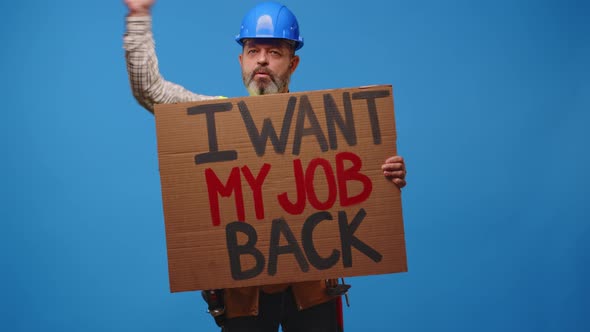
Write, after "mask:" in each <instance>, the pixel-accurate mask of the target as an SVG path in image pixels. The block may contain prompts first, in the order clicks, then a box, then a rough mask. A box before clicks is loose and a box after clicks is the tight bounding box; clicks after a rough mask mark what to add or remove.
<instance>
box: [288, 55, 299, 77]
mask: <svg viewBox="0 0 590 332" xmlns="http://www.w3.org/2000/svg"><path fill="white" fill-rule="evenodd" d="M298 65H299V55H294V56H293V58H291V63H290V64H289V70H290V71H291V74H293V72H294V71H295V69H297V66H298Z"/></svg>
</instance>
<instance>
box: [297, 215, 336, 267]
mask: <svg viewBox="0 0 590 332" xmlns="http://www.w3.org/2000/svg"><path fill="white" fill-rule="evenodd" d="M324 220H332V215H331V214H330V213H329V212H326V211H322V212H316V213H314V214H312V215H311V216H309V218H307V220H305V223H304V224H303V228H302V229H301V242H302V244H303V250H305V255H306V256H307V259H308V260H309V263H310V264H311V265H313V267H315V268H316V269H318V270H326V269H329V268H331V267H332V266H334V265H335V264H336V263H337V262H338V259H340V252H339V251H338V250H336V249H334V250H332V253H331V254H330V256H329V257H327V258H322V257H321V256H320V255H319V254H318V251H317V250H316V249H315V245H314V244H313V230H314V229H315V227H316V226H317V225H318V224H319V223H320V222H322V221H324Z"/></svg>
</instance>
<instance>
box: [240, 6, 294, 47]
mask: <svg viewBox="0 0 590 332" xmlns="http://www.w3.org/2000/svg"><path fill="white" fill-rule="evenodd" d="M247 38H280V39H287V40H292V41H294V42H295V50H298V49H300V48H301V47H303V37H301V36H299V24H298V23H297V18H296V17H295V15H293V13H292V12H291V11H290V10H289V8H287V7H285V6H283V5H281V4H280V3H276V2H262V3H260V4H258V5H256V7H254V8H252V9H251V10H250V11H249V12H248V13H247V14H246V16H244V19H243V20H242V26H241V27H240V34H239V35H237V36H236V41H237V42H238V44H240V45H242V46H243V45H244V39H247Z"/></svg>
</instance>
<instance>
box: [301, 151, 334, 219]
mask: <svg viewBox="0 0 590 332" xmlns="http://www.w3.org/2000/svg"><path fill="white" fill-rule="evenodd" d="M319 166H321V167H322V168H323V169H324V174H325V175H326V180H327V183H328V198H327V199H326V201H325V202H320V200H319V199H318V196H317V195H316V191H315V186H314V179H315V173H316V172H315V170H316V169H317V168H318V167H319ZM305 188H306V191H307V197H308V200H309V203H311V206H313V207H314V208H315V209H317V210H322V211H324V210H328V209H330V208H331V207H332V206H333V205H334V202H335V201H336V195H337V191H336V180H335V179H334V170H332V166H330V163H329V162H328V161H327V160H326V159H322V158H316V159H313V160H312V161H311V162H310V163H309V166H307V169H306V170H305Z"/></svg>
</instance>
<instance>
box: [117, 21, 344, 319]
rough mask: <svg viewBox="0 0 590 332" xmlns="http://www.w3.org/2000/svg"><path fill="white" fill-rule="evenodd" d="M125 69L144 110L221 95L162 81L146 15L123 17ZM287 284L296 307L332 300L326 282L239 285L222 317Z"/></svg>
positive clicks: (243, 312)
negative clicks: (124, 26) (208, 93)
mask: <svg viewBox="0 0 590 332" xmlns="http://www.w3.org/2000/svg"><path fill="white" fill-rule="evenodd" d="M123 42H124V48H125V50H126V52H125V57H126V60H127V71H128V73H129V82H130V84H131V90H132V91H133V96H134V97H135V99H137V101H138V102H139V103H140V104H141V105H142V106H143V107H145V108H146V109H147V110H148V111H150V112H152V113H153V112H154V105H155V104H167V103H179V102H189V101H200V100H210V99H218V98H225V97H222V96H206V95H201V94H197V93H194V92H191V91H189V90H187V89H185V88H184V87H182V86H180V85H178V84H175V83H172V82H169V81H166V80H165V79H164V78H163V77H162V75H161V74H160V70H159V68H158V58H157V57H156V51H155V42H154V38H153V35H152V20H151V17H150V16H144V17H127V31H126V33H125V36H124V38H123ZM287 287H291V289H292V290H293V295H294V297H295V301H296V302H297V307H298V308H299V309H300V310H301V309H306V308H309V307H312V306H314V305H317V304H320V303H324V302H326V301H329V300H330V299H333V298H334V297H333V296H330V295H328V294H327V291H326V287H327V285H326V281H325V280H318V281H304V282H296V283H291V284H280V285H266V286H261V287H256V286H255V287H240V288H229V289H226V290H225V305H226V316H227V317H228V318H232V317H238V316H249V315H258V296H259V292H260V290H262V291H264V292H266V293H275V292H278V291H283V290H285V289H286V288H287Z"/></svg>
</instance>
